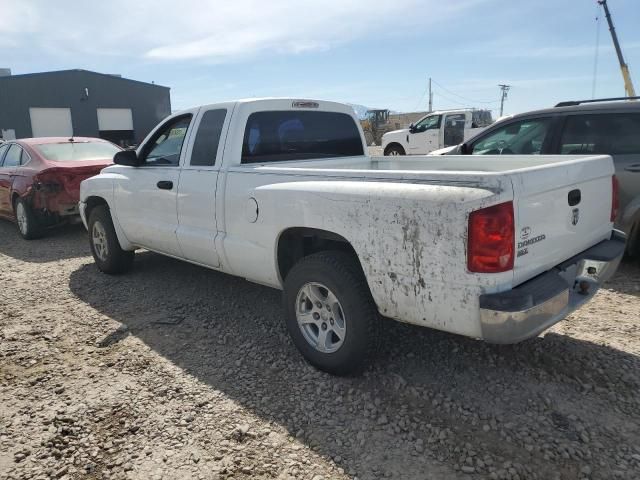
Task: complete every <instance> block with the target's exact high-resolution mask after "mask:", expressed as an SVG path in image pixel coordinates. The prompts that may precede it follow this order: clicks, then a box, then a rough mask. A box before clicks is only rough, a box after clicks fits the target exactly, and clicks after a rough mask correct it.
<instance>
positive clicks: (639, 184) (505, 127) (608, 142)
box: [446, 98, 640, 255]
mask: <svg viewBox="0 0 640 480" xmlns="http://www.w3.org/2000/svg"><path fill="white" fill-rule="evenodd" d="M623 100H624V101H623ZM446 154H447V155H536V154H563V155H595V154H607V155H611V157H612V158H613V161H614V163H615V167H616V176H617V177H618V181H619V188H620V190H619V198H620V209H619V213H618V218H617V220H616V226H617V227H618V228H620V229H622V230H624V231H625V232H626V233H627V235H628V236H629V240H628V242H627V253H628V254H630V255H640V101H630V99H628V98H624V99H605V100H585V101H577V102H562V103H559V104H558V105H556V106H555V108H547V109H545V110H536V111H533V112H527V113H521V114H518V115H514V116H512V117H509V118H506V119H504V120H501V121H499V122H497V123H494V124H493V125H492V126H490V127H489V128H487V129H486V130H483V131H482V132H480V133H479V134H477V135H475V136H474V137H473V138H470V139H469V140H467V141H466V142H465V143H462V144H460V145H458V146H457V147H455V148H454V149H453V150H451V151H449V152H447V153H446Z"/></svg>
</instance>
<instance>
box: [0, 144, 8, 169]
mask: <svg viewBox="0 0 640 480" xmlns="http://www.w3.org/2000/svg"><path fill="white" fill-rule="evenodd" d="M7 150H9V145H2V146H0V167H1V166H2V157H4V154H5V153H6V152H7Z"/></svg>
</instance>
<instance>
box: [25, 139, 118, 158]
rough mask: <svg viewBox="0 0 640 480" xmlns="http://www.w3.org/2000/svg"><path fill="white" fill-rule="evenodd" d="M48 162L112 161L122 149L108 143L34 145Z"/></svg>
mask: <svg viewBox="0 0 640 480" xmlns="http://www.w3.org/2000/svg"><path fill="white" fill-rule="evenodd" d="M33 147H34V148H35V149H36V150H37V151H38V152H40V154H41V155H42V156H43V157H44V158H46V159H47V160H51V161H54V162H80V161H83V160H111V159H113V156H114V155H115V154H116V153H118V152H119V151H120V148H118V147H116V146H115V145H113V144H111V143H106V142H65V143H43V144H40V145H33Z"/></svg>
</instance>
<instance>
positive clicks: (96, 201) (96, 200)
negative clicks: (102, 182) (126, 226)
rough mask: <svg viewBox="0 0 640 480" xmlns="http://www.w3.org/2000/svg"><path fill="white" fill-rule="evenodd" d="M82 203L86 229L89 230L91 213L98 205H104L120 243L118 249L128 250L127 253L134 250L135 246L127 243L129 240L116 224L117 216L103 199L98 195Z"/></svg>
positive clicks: (89, 197)
mask: <svg viewBox="0 0 640 480" xmlns="http://www.w3.org/2000/svg"><path fill="white" fill-rule="evenodd" d="M84 203H85V204H86V207H85V211H84V215H85V218H86V221H87V228H89V216H90V215H91V211H92V210H93V209H94V208H96V207H98V206H100V205H104V206H105V207H107V209H108V210H109V213H110V215H111V221H112V222H113V227H114V229H115V231H116V236H117V237H118V242H120V247H121V248H122V249H123V250H128V251H131V250H135V246H134V245H132V244H131V242H129V239H128V238H127V236H126V234H125V233H124V230H123V229H122V227H121V226H120V222H118V218H117V216H116V215H115V214H114V212H113V210H112V209H111V205H109V202H108V201H107V200H106V199H105V198H104V197H102V196H100V195H90V196H88V197H87V198H86V200H84Z"/></svg>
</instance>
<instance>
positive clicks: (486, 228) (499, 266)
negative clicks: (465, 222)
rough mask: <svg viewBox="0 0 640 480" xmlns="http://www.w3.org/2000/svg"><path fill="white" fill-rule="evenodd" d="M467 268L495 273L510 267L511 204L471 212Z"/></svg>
mask: <svg viewBox="0 0 640 480" xmlns="http://www.w3.org/2000/svg"><path fill="white" fill-rule="evenodd" d="M468 242H469V243H468V247H467V268H468V269H469V271H470V272H478V273H498V272H506V271H509V270H511V269H512V268H513V261H514V221H513V202H506V203H501V204H499V205H494V206H492V207H487V208H483V209H482V210H477V211H475V212H471V214H470V215H469V238H468Z"/></svg>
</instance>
